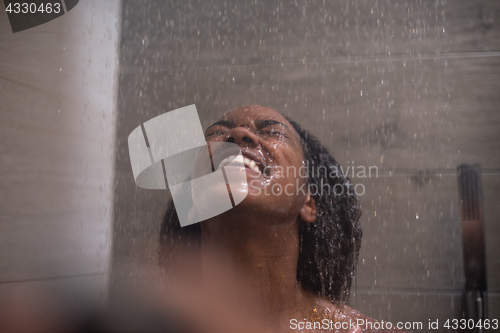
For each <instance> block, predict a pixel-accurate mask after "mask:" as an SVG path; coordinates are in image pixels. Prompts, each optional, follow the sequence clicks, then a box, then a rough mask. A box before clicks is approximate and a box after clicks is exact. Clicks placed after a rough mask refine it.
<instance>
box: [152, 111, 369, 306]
mask: <svg viewBox="0 0 500 333" xmlns="http://www.w3.org/2000/svg"><path fill="white" fill-rule="evenodd" d="M285 118H286V119H287V120H288V121H289V122H290V124H291V125H292V126H293V128H294V129H295V131H296V132H297V134H298V135H299V137H300V141H301V143H302V147H303V150H304V161H305V162H306V164H307V171H308V179H307V182H308V186H309V188H311V186H313V187H315V191H311V192H310V193H311V196H312V197H313V199H314V200H315V203H316V210H317V214H316V220H315V222H314V223H306V222H304V221H301V222H300V225H299V259H298V265H297V281H299V282H300V284H301V286H302V288H304V289H305V290H308V291H310V292H312V293H315V294H317V295H321V296H324V297H327V298H329V299H330V300H331V301H332V302H334V301H339V302H345V301H346V300H347V299H348V297H349V291H350V287H351V281H352V278H353V277H354V271H355V268H356V263H357V259H358V255H359V249H360V245H361V236H362V231H361V227H360V224H359V218H360V216H361V206H360V203H359V199H358V197H357V196H356V194H355V191H354V187H353V185H352V184H351V182H350V179H349V178H348V177H347V176H345V175H344V173H343V172H342V169H341V168H340V166H339V164H338V163H337V161H336V160H335V159H334V158H333V156H332V155H331V154H330V153H329V152H328V150H327V149H326V147H324V146H323V145H322V144H321V143H320V142H319V141H318V139H317V138H316V137H314V136H313V135H311V134H309V133H308V132H307V131H306V130H304V129H302V128H301V126H300V125H298V124H297V123H296V122H295V121H293V120H291V119H289V118H288V117H285ZM325 184H328V187H327V188H330V189H333V191H321V187H322V186H327V185H325ZM318 189H319V190H318ZM200 241H201V228H200V224H199V223H197V224H194V225H189V226H186V227H182V228H181V226H180V224H179V218H178V217H177V213H176V211H175V207H174V205H173V203H172V201H170V203H169V205H168V208H167V211H166V214H165V218H164V219H163V223H162V225H161V229H160V250H159V254H160V265H162V264H165V262H166V261H168V260H169V258H173V256H175V255H178V254H176V253H175V249H176V248H177V246H176V245H178V244H177V243H179V242H184V245H187V246H188V247H199V245H200ZM166 248H168V251H166V250H165V249H166Z"/></svg>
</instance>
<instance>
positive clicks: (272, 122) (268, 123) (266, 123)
mask: <svg viewBox="0 0 500 333" xmlns="http://www.w3.org/2000/svg"><path fill="white" fill-rule="evenodd" d="M255 125H257V127H259V128H265V127H268V126H272V125H281V126H283V127H284V128H286V129H287V130H288V131H289V132H290V133H291V132H292V131H290V129H289V128H288V126H287V125H285V124H283V123H282V122H280V121H277V120H274V119H265V120H257V121H256V122H255Z"/></svg>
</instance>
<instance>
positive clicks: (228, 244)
mask: <svg viewBox="0 0 500 333" xmlns="http://www.w3.org/2000/svg"><path fill="white" fill-rule="evenodd" d="M205 135H206V140H207V142H232V143H235V144H237V145H238V146H239V147H240V148H241V152H242V154H243V156H244V157H245V160H244V162H245V166H246V168H245V170H246V173H247V177H248V184H249V186H248V195H247V196H246V198H245V199H244V200H243V202H241V203H240V204H239V205H237V206H235V207H234V208H232V209H230V210H229V211H226V212H225V213H223V214H220V215H218V216H216V217H214V218H211V219H209V220H207V221H203V222H201V223H198V224H195V225H191V226H187V227H183V228H181V227H180V225H179V222H178V218H177V214H176V212H175V208H174V206H173V205H172V204H170V205H169V208H168V209H167V213H166V216H165V219H164V221H163V224H162V227H161V232H160V261H161V264H162V265H163V266H164V267H166V266H167V265H169V261H172V262H173V261H174V260H172V258H174V257H175V256H176V252H175V251H176V250H178V251H180V250H179V249H180V248H181V247H182V246H186V245H187V246H189V247H190V248H192V249H194V251H195V252H197V253H199V254H200V256H199V257H198V258H199V261H200V262H199V263H196V264H195V265H194V266H197V265H198V266H199V267H205V266H204V253H205V251H207V252H208V249H213V248H219V249H223V251H224V253H225V254H227V255H229V256H230V257H231V258H233V259H234V261H233V262H234V263H235V264H234V265H235V266H236V267H237V269H238V271H239V272H241V273H242V274H243V275H244V276H245V277H246V279H247V280H246V285H247V286H248V289H249V290H251V291H252V292H253V293H254V295H256V296H257V297H258V298H259V301H260V306H261V308H262V309H263V310H264V312H265V313H266V314H267V316H268V320H269V322H270V323H272V324H273V325H274V327H277V328H278V330H280V331H283V332H289V331H297V329H305V330H307V331H311V332H315V331H317V332H319V331H330V332H332V331H335V330H336V329H337V330H338V331H346V332H347V331H353V330H355V329H356V326H353V323H361V322H360V321H357V320H358V319H360V320H361V319H363V320H369V318H367V317H365V316H363V315H362V314H360V313H359V312H358V311H356V310H354V309H352V308H350V307H348V306H346V305H345V304H344V303H345V301H346V300H347V298H348V296H349V290H350V285H351V280H352V278H353V274H354V269H355V266H356V262H357V257H358V254H359V248H360V244H361V235H362V231H361V228H360V225H359V218H360V215H361V206H360V204H359V200H358V198H357V196H356V194H355V192H354V188H353V186H352V185H351V183H350V180H349V179H348V178H347V177H346V176H345V175H343V173H342V171H341V169H340V167H339V165H338V163H337V162H336V161H335V159H334V158H333V157H332V156H331V155H330V154H329V153H328V151H327V149H326V148H325V147H324V146H323V145H321V143H319V141H318V140H317V139H316V138H315V137H313V136H311V135H310V134H309V133H307V132H306V131H305V130H303V129H302V128H301V127H300V126H299V125H298V124H297V123H295V122H293V121H292V120H290V119H287V118H285V117H284V116H282V115H281V114H280V113H278V112H276V111H275V110H273V109H270V108H267V107H263V106H244V107H240V108H237V109H235V110H233V111H231V112H229V113H227V114H226V115H224V116H223V117H222V119H221V120H220V121H218V122H216V123H214V124H213V125H212V126H210V127H209V128H208V129H207V130H206V132H205ZM216 164H217V163H216ZM216 164H215V165H216ZM304 189H305V190H304ZM318 322H320V323H321V324H320V325H322V326H321V327H318V326H319V325H318V324H317V325H316V326H314V325H315V324H314V323H318ZM326 323H329V325H330V326H329V327H328V328H326V326H324V325H326ZM342 323H346V324H343V325H344V326H342ZM347 323H351V324H350V325H349V324H347ZM354 325H355V324H354ZM379 327H380V325H379ZM361 328H362V329H363V328H364V327H363V325H361Z"/></svg>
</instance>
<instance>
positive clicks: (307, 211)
mask: <svg viewBox="0 0 500 333" xmlns="http://www.w3.org/2000/svg"><path fill="white" fill-rule="evenodd" d="M299 215H300V217H301V218H302V220H304V222H306V223H314V221H316V202H315V201H314V199H313V198H312V197H311V193H307V196H306V201H305V202H304V205H302V208H301V209H300V213H299Z"/></svg>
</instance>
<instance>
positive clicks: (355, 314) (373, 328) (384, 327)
mask: <svg viewBox="0 0 500 333" xmlns="http://www.w3.org/2000/svg"><path fill="white" fill-rule="evenodd" d="M321 308H323V309H324V312H325V314H327V315H328V316H329V317H330V318H331V319H332V320H333V321H334V323H337V325H338V326H339V328H340V327H341V326H342V325H344V326H346V327H347V326H349V327H353V326H354V325H356V326H359V327H360V328H361V332H366V333H368V332H379V333H406V331H404V330H401V329H398V328H397V326H396V324H394V323H391V322H388V321H384V320H377V319H373V318H370V317H368V316H366V315H364V314H362V313H361V312H359V311H358V310H356V309H354V308H351V307H350V306H347V305H345V304H343V303H331V302H329V301H327V300H324V301H322V302H321ZM342 328H344V327H342Z"/></svg>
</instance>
